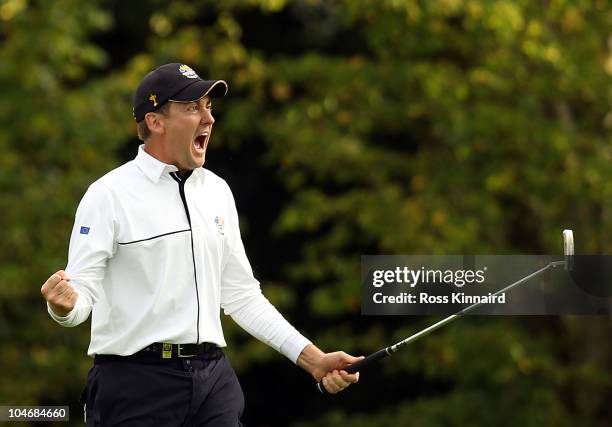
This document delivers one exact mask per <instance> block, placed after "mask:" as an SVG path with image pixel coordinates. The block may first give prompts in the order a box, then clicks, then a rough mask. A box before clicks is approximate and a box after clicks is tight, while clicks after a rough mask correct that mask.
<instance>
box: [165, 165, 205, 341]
mask: <svg viewBox="0 0 612 427" xmlns="http://www.w3.org/2000/svg"><path fill="white" fill-rule="evenodd" d="M192 172H193V171H189V172H188V173H187V174H186V175H185V176H184V177H181V176H180V175H179V174H178V173H177V172H170V176H172V178H173V179H174V180H175V181H176V182H177V183H178V186H179V194H180V195H181V200H182V201H183V207H184V208H185V214H186V215H187V222H188V223H189V235H190V236H191V260H192V261H193V279H194V281H195V291H196V301H197V304H198V317H197V323H196V342H195V343H196V344H199V343H200V295H199V293H198V275H197V273H196V262H195V249H194V247H193V229H192V228H191V215H189V207H187V198H186V197H185V182H186V181H187V178H189V177H190V176H191V173H192Z"/></svg>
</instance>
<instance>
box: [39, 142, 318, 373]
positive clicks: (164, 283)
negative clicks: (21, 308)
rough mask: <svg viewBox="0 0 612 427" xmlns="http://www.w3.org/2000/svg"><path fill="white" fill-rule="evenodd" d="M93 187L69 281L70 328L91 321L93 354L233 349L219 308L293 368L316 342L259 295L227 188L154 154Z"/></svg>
mask: <svg viewBox="0 0 612 427" xmlns="http://www.w3.org/2000/svg"><path fill="white" fill-rule="evenodd" d="M143 147H144V146H140V148H139V150H138V155H137V156H136V158H135V159H134V160H132V161H130V162H128V163H126V164H124V165H123V166H120V167H119V168H117V169H114V170H112V171H111V172H109V173H108V174H106V175H104V176H103V177H102V178H100V179H98V180H97V181H96V182H94V183H93V184H92V185H91V186H90V187H89V189H88V190H87V192H86V193H85V195H84V197H83V199H82V200H81V203H80V204H79V207H78V209H77V213H76V218H75V223H74V227H73V230H72V236H71V238H70V249H69V252H68V266H67V267H66V273H67V274H68V276H69V277H70V278H71V281H70V284H71V285H72V286H73V287H74V289H75V290H76V292H77V293H78V299H77V302H76V305H75V307H74V309H73V310H72V311H71V312H70V313H68V315H67V316H65V317H60V316H57V315H56V314H55V313H53V311H52V310H51V309H50V308H48V310H49V314H50V315H51V317H52V318H53V319H55V321H57V322H58V323H59V324H61V325H63V326H76V325H78V324H80V323H82V322H84V321H85V320H86V319H87V317H88V316H89V313H90V312H91V313H92V322H91V343H90V346H89V350H88V354H89V355H90V356H93V355H95V354H117V355H130V354H133V353H135V352H137V351H139V350H141V349H142V348H144V347H146V346H148V345H149V344H152V343H154V342H170V343H175V344H187V343H202V342H211V343H215V344H217V345H219V346H220V347H223V346H225V345H226V343H225V339H224V337H223V331H222V328H221V319H220V308H223V310H224V312H225V314H228V315H230V316H232V318H233V319H234V320H235V321H236V322H237V323H238V324H239V325H240V326H241V327H242V328H244V329H245V330H247V331H248V332H249V333H250V334H252V335H253V336H255V337H256V338H258V339H259V340H261V341H263V342H264V343H266V344H268V345H270V346H272V347H273V348H274V349H276V350H278V351H280V352H282V353H283V354H284V355H285V356H287V357H288V358H289V359H291V360H292V361H293V362H295V361H296V360H297V357H298V356H299V354H300V353H301V351H302V350H303V348H304V347H305V346H306V345H308V344H309V343H310V341H308V340H307V339H306V338H304V337H303V336H302V335H301V334H300V333H299V332H298V331H296V330H295V328H293V326H291V325H290V324H289V323H288V322H287V321H286V320H285V319H284V318H283V317H282V316H281V315H280V313H279V312H278V311H277V310H276V309H275V308H274V307H273V306H272V305H271V304H270V303H269V302H268V300H267V299H266V298H265V297H264V296H263V294H262V293H261V289H260V287H259V282H258V281H257V280H256V279H255V278H254V277H253V272H252V270H251V266H250V264H249V261H248V259H247V257H246V254H245V251H244V246H243V244H242V239H241V237H240V229H239V225H238V214H237V212H236V206H235V203H234V198H233V196H232V193H231V190H230V189H229V187H228V185H227V183H226V182H225V181H224V180H223V179H221V178H219V177H218V176H217V175H215V174H214V173H212V172H210V171H208V170H206V169H203V168H198V169H195V170H194V171H193V173H192V174H191V175H190V176H189V177H188V178H187V179H184V180H182V179H181V178H180V176H179V175H178V173H177V168H176V167H175V166H171V165H167V164H164V163H162V162H160V161H159V160H157V159H155V158H154V157H152V156H150V155H149V154H147V153H146V152H145V151H144V149H143Z"/></svg>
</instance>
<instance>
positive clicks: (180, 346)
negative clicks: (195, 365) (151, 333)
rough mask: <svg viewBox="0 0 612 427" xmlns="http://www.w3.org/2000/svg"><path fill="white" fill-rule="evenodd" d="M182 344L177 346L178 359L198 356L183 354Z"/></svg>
mask: <svg viewBox="0 0 612 427" xmlns="http://www.w3.org/2000/svg"><path fill="white" fill-rule="evenodd" d="M182 347H183V346H182V344H177V356H178V357H193V356H196V354H183V353H182Z"/></svg>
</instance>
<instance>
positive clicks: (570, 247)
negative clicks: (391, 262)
mask: <svg viewBox="0 0 612 427" xmlns="http://www.w3.org/2000/svg"><path fill="white" fill-rule="evenodd" d="M563 253H564V260H563V261H552V262H550V263H548V264H547V265H546V266H544V267H542V268H541V269H539V270H536V271H534V272H533V273H531V274H529V275H527V276H525V277H523V278H522V279H520V280H517V281H516V282H514V283H512V284H510V285H508V286H506V287H505V288H503V289H501V290H499V291H497V292H495V293H494V294H493V296H496V295H498V294H501V293H502V292H506V291H509V290H510V289H512V288H514V287H515V286H518V285H520V284H522V283H525V282H527V281H529V280H531V279H532V278H534V277H536V276H538V275H540V274H542V273H544V272H545V271H548V270H549V269H551V268H555V267H558V266H561V265H563V266H565V269H566V270H568V271H570V270H571V269H572V266H573V257H574V234H573V232H572V230H563ZM482 304H483V303H482V302H477V303H475V304H472V305H470V306H469V307H466V308H464V309H462V310H460V311H458V312H457V313H455V314H451V315H450V316H448V317H446V318H444V319H442V320H440V321H439V322H437V323H434V324H433V325H431V326H429V327H427V328H425V329H423V330H422V331H420V332H417V333H416V334H414V335H411V336H409V337H408V338H406V339H404V340H402V341H400V342H398V343H396V344H393V345H391V346H389V347H385V348H383V349H381V350H378V351H377V352H375V353H372V354H370V355H368V356H367V357H366V358H365V359H363V360H360V361H359V362H357V363H354V364H352V365H350V366H347V367H346V368H344V369H343V370H344V371H346V372H348V373H349V374H354V373H355V372H358V371H360V370H362V369H363V368H365V367H366V366H368V365H370V364H371V363H373V362H375V361H377V360H380V359H383V358H385V357H387V356H390V355H392V354H393V353H395V352H396V351H397V350H399V349H400V348H401V347H403V346H405V345H406V344H408V343H411V342H413V341H415V340H417V339H419V338H421V337H424V336H425V335H427V334H429V333H431V332H433V331H435V330H436V329H439V328H441V327H442V326H444V325H447V324H449V323H451V322H452V321H453V320H456V319H458V318H459V317H461V316H463V315H464V314H466V313H468V312H470V311H472V310H474V309H475V308H476V307H479V306H480V305H482ZM317 390H319V392H320V393H321V394H328V393H327V390H325V387H324V386H323V383H321V382H318V383H317Z"/></svg>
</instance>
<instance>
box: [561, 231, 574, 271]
mask: <svg viewBox="0 0 612 427" xmlns="http://www.w3.org/2000/svg"><path fill="white" fill-rule="evenodd" d="M563 255H564V256H565V269H566V270H567V271H572V268H573V267H574V232H573V231H572V230H563Z"/></svg>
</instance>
